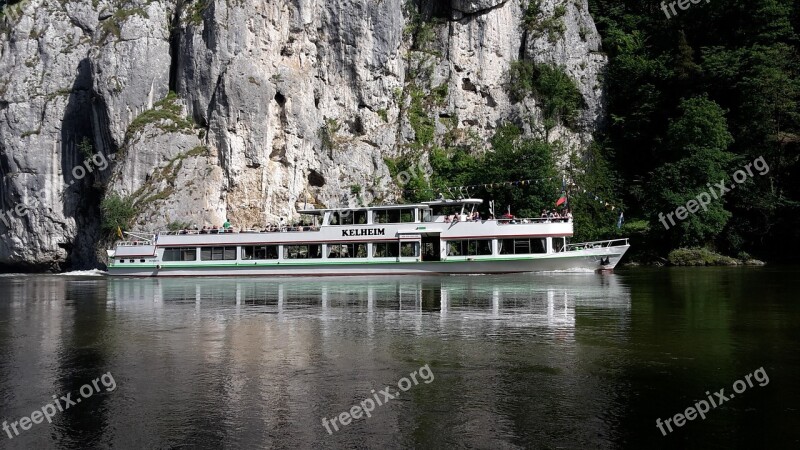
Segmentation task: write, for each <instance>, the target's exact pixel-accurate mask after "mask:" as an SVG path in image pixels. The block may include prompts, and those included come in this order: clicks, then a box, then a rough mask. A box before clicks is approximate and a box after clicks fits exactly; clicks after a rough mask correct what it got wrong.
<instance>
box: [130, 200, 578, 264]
mask: <svg viewBox="0 0 800 450" xmlns="http://www.w3.org/2000/svg"><path fill="white" fill-rule="evenodd" d="M482 202H483V201H482V200H480V199H463V200H437V201H432V202H423V203H419V204H408V205H388V206H373V207H363V208H330V209H304V210H300V211H299V212H300V213H301V214H304V215H309V216H312V217H313V218H314V225H284V224H277V225H271V226H268V227H264V228H262V229H260V230H257V229H228V230H222V229H215V230H180V231H162V232H158V233H157V234H156V235H154V236H153V237H152V239H147V240H145V239H142V240H140V241H129V242H120V243H118V244H117V249H118V250H119V249H120V248H121V247H139V248H137V250H136V252H137V253H138V252H141V251H142V250H144V249H142V248H141V246H145V247H147V249H146V250H144V251H145V252H149V251H150V250H151V249H153V247H155V246H158V247H162V246H177V245H190V246H191V245H200V246H202V245H219V244H231V245H243V244H257V243H288V244H292V243H329V242H356V241H357V242H375V241H388V240H398V239H415V238H420V237H425V236H428V237H429V236H438V237H440V238H441V239H481V238H484V239H487V238H509V237H571V236H572V234H573V224H572V221H571V220H568V219H563V218H556V219H550V218H510V217H505V218H499V219H494V218H491V219H486V218H477V217H475V216H474V215H473V214H474V213H475V207H476V206H477V205H480V204H481V203H482ZM153 250H154V249H153ZM129 251H130V250H129ZM123 253H127V252H125V251H123Z"/></svg>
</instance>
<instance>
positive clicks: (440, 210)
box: [431, 205, 461, 216]
mask: <svg viewBox="0 0 800 450" xmlns="http://www.w3.org/2000/svg"><path fill="white" fill-rule="evenodd" d="M431 210H432V211H433V215H434V216H451V215H453V214H461V207H460V206H450V205H436V206H431Z"/></svg>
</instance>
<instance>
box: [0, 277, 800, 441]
mask: <svg viewBox="0 0 800 450" xmlns="http://www.w3.org/2000/svg"><path fill="white" fill-rule="evenodd" d="M798 275H800V271H798V270H797V269H796V268H764V269H740V268H719V269H716V268H703V269H669V270H667V269H661V270H650V269H637V270H630V271H621V272H618V273H616V274H609V275H597V274H551V275H504V276H446V277H402V278H400V277H398V278H392V277H376V278H346V279H333V278H325V279H293V278H285V279H263V278H262V279H249V278H239V279H232V278H224V279H223V278H201V279H159V280H153V279H146V280H127V279H113V278H105V277H101V276H95V277H88V276H42V275H38V276H18V275H10V276H0V420H5V421H7V423H11V422H14V421H19V420H20V418H22V417H24V416H31V413H32V412H33V411H35V410H40V409H41V408H42V407H43V406H45V405H46V404H48V403H51V404H52V403H53V402H54V400H53V396H54V395H57V396H64V395H66V394H67V393H71V399H72V400H73V401H74V400H75V399H76V398H81V395H80V394H79V390H80V389H81V387H82V386H83V385H84V384H87V383H89V384H90V386H89V390H90V391H91V389H92V386H91V382H92V380H95V379H101V382H100V383H99V384H98V389H97V391H99V392H96V393H94V394H93V395H91V396H90V397H87V398H85V399H82V402H81V403H77V402H76V404H75V405H73V406H71V407H70V408H69V409H67V410H65V411H63V412H59V413H57V414H56V415H54V416H53V418H52V421H53V422H52V423H47V422H46V421H44V422H43V423H40V424H33V425H31V426H30V429H28V430H21V429H20V430H19V431H20V434H19V435H14V433H13V431H12V432H11V434H12V435H13V439H11V438H9V437H8V433H7V432H5V431H0V433H2V434H0V447H2V448H54V447H59V448H110V447H114V448H177V447H186V448H218V447H223V446H224V447H233V448H451V447H452V448H485V449H503V448H623V447H624V448H653V447H656V448H658V447H691V448H799V447H800V385H798V380H799V379H800V377H799V375H800V351H798V349H799V347H800V346H799V345H798V344H800V295H798V288H797V287H796V286H795V282H796V281H797V280H798V278H800V277H799V276H798ZM425 365H428V367H429V368H430V370H431V372H432V373H433V380H432V381H430V380H428V381H430V382H429V383H425V382H424V381H421V380H419V381H420V382H419V384H418V385H415V386H412V387H411V388H410V389H409V390H408V391H407V392H402V395H400V396H399V397H398V398H397V399H394V400H391V401H389V402H388V403H386V404H384V405H382V406H376V407H375V410H374V411H373V412H372V417H370V418H364V417H362V418H361V419H359V420H355V421H353V422H352V423H351V424H350V425H347V426H341V425H340V426H339V431H338V432H334V433H333V434H332V435H329V434H328V432H327V431H326V429H325V428H324V427H323V426H322V418H323V417H326V418H328V419H330V418H333V417H335V416H338V415H339V414H340V413H342V412H344V411H348V410H350V408H351V407H352V406H353V405H357V404H359V403H360V402H362V401H363V400H364V399H367V398H373V394H372V390H375V392H377V391H378V390H381V389H384V388H385V387H386V386H391V387H392V391H395V392H396V391H397V383H398V380H400V379H401V378H403V377H406V376H408V375H409V374H410V373H411V372H413V371H415V370H418V369H419V368H420V367H422V366H425ZM760 367H763V368H764V372H765V373H766V374H767V375H768V377H769V382H768V384H766V385H765V386H760V384H763V383H758V382H756V383H754V385H753V387H748V388H747V390H745V391H744V392H742V393H740V394H738V395H737V396H736V397H735V398H732V399H730V400H729V401H728V402H726V403H724V404H723V405H720V406H719V407H718V408H715V409H711V411H710V412H708V413H706V419H705V420H701V419H699V418H697V419H695V420H694V421H691V422H688V423H687V424H685V425H683V426H682V427H680V428H678V427H674V425H673V428H674V430H675V431H674V432H672V433H670V434H669V435H668V436H666V437H664V436H662V433H661V432H660V431H659V430H658V428H657V427H656V419H657V418H661V419H662V420H664V419H667V418H670V417H672V416H674V415H675V414H677V413H680V412H682V411H684V410H685V409H686V408H687V407H689V406H692V405H693V404H694V403H695V402H697V401H699V400H702V399H706V398H707V395H706V394H705V392H706V391H709V393H710V394H713V392H716V391H718V390H719V389H721V388H725V393H726V395H729V394H730V393H732V392H733V390H732V385H733V383H734V382H735V381H736V380H738V379H740V378H742V379H743V378H744V377H745V376H746V375H748V374H751V373H753V372H754V371H755V370H756V369H758V368H760ZM104 374H106V378H105V379H104V381H106V382H108V383H106V384H103V383H102V381H103V379H102V378H101V377H102V376H103V375H104ZM112 379H113V385H115V386H116V387H115V388H114V389H113V390H111V386H112V383H111V382H110V381H111V380H112ZM62 404H63V403H62ZM18 427H19V425H18Z"/></svg>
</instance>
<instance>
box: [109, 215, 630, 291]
mask: <svg viewBox="0 0 800 450" xmlns="http://www.w3.org/2000/svg"><path fill="white" fill-rule="evenodd" d="M481 203H483V200H481V199H462V200H437V201H431V202H422V203H419V204H409V205H388V206H374V207H364V208H357V209H353V208H341V209H305V210H301V211H299V212H300V214H304V215H309V216H311V217H313V223H314V225H312V226H301V227H293V226H284V225H280V226H276V227H272V228H269V229H266V230H261V231H258V230H240V231H238V232H233V230H232V229H230V228H227V229H222V230H213V232H209V231H207V230H183V231H169V232H159V233H156V234H154V235H147V236H138V237H136V238H135V239H132V240H127V241H120V242H117V243H116V246H115V248H114V249H113V250H108V256H109V267H108V272H109V274H110V275H119V276H132V277H156V276H225V275H233V276H254V275H271V276H287V275H296V276H309V275H311V276H321V275H401V274H484V273H512V272H541V271H557V270H558V271H562V270H580V269H584V270H585V269H590V270H612V269H613V268H614V267H615V266H616V265H617V263H618V262H619V260H620V259H621V258H622V256H623V255H624V254H625V252H626V251H627V250H628V248H629V247H630V245H629V244H628V239H627V238H624V239H615V240H607V241H596V242H584V243H577V244H574V243H568V239H569V238H570V237H572V234H573V222H572V220H571V219H567V218H563V219H562V218H555V219H553V218H531V219H518V218H513V217H507V218H500V219H494V218H491V219H480V218H479V217H478V216H477V213H476V212H475V208H476V207H477V206H478V205H480V204H481ZM128 235H129V236H136V235H135V234H132V233H128Z"/></svg>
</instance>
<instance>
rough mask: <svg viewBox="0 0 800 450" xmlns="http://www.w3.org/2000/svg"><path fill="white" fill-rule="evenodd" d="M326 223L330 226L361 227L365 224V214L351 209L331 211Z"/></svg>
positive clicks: (362, 211)
mask: <svg viewBox="0 0 800 450" xmlns="http://www.w3.org/2000/svg"><path fill="white" fill-rule="evenodd" d="M328 222H329V224H330V225H363V224H366V223H367V212H366V211H364V210H353V209H345V210H342V211H333V212H331V215H330V219H328Z"/></svg>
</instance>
